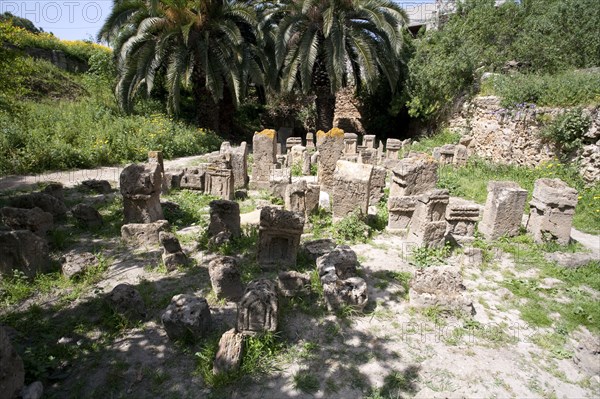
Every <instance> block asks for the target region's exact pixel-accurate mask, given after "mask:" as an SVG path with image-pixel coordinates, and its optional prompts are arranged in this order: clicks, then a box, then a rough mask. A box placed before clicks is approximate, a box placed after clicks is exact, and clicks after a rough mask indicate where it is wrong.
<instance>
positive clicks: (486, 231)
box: [479, 181, 527, 240]
mask: <svg viewBox="0 0 600 399" xmlns="http://www.w3.org/2000/svg"><path fill="white" fill-rule="evenodd" d="M487 190H488V196H487V201H486V203H485V208H484V210H483V217H482V220H481V223H479V232H480V233H481V234H483V236H484V237H485V238H486V239H487V240H495V239H497V238H500V237H502V236H503V235H506V236H509V237H513V236H516V235H517V234H519V227H520V226H521V219H522V218H523V211H524V207H525V201H527V191H526V190H523V189H522V188H521V187H519V185H518V184H517V183H515V182H512V181H490V182H489V183H488V187H487Z"/></svg>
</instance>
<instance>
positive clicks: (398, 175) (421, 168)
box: [390, 156, 438, 197]
mask: <svg viewBox="0 0 600 399" xmlns="http://www.w3.org/2000/svg"><path fill="white" fill-rule="evenodd" d="M437 171H438V165H437V163H436V162H435V161H434V160H433V159H432V158H431V157H427V156H417V157H413V158H404V159H402V160H400V161H399V162H398V163H397V165H396V167H395V168H393V169H392V180H391V185H390V197H398V196H406V195H418V194H423V193H425V192H427V191H429V190H431V189H433V188H435V185H436V184H437V180H438V175H437Z"/></svg>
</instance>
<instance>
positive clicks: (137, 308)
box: [106, 284, 147, 320]
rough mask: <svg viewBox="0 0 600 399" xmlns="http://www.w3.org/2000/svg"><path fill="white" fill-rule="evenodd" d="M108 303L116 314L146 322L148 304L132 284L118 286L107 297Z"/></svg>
mask: <svg viewBox="0 0 600 399" xmlns="http://www.w3.org/2000/svg"><path fill="white" fill-rule="evenodd" d="M106 303H107V304H108V306H109V307H110V308H111V309H112V310H113V311H114V312H115V313H118V314H120V315H123V316H125V317H127V318H128V319H129V320H144V319H145V318H146V315H147V312H146V304H145V303H144V299H143V298H142V295H141V294H140V293H139V291H138V290H136V289H135V288H134V287H133V286H132V285H131V284H118V285H117V286H115V287H114V288H113V289H112V291H111V292H110V293H109V294H108V295H107V296H106Z"/></svg>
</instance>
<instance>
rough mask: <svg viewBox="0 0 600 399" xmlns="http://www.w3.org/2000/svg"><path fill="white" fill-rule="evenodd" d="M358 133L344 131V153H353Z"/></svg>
mask: <svg viewBox="0 0 600 399" xmlns="http://www.w3.org/2000/svg"><path fill="white" fill-rule="evenodd" d="M357 141H358V135H357V134H356V133H344V154H346V155H355V154H356V146H357V143H356V142H357Z"/></svg>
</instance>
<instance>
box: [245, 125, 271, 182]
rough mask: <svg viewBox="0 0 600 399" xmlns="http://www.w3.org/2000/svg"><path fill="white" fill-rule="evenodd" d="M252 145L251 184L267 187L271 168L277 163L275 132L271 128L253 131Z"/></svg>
mask: <svg viewBox="0 0 600 399" xmlns="http://www.w3.org/2000/svg"><path fill="white" fill-rule="evenodd" d="M252 146H253V149H252V150H253V153H254V165H253V167H252V182H251V185H252V187H253V188H255V189H267V188H269V177H270V174H271V169H273V165H275V164H276V163H277V159H276V156H277V149H276V146H277V133H276V132H275V130H272V129H266V130H263V131H262V132H256V133H254V138H253V139H252Z"/></svg>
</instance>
